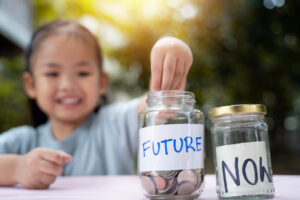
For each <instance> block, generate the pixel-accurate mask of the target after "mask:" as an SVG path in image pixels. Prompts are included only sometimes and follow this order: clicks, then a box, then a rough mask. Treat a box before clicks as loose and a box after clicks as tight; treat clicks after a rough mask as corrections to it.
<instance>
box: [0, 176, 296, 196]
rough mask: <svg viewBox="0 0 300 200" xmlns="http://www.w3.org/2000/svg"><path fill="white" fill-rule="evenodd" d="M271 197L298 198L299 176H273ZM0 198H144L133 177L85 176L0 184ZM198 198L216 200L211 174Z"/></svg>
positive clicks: (137, 180)
mask: <svg viewBox="0 0 300 200" xmlns="http://www.w3.org/2000/svg"><path fill="white" fill-rule="evenodd" d="M273 178H274V183H275V198H274V200H279V199H280V200H296V199H297V200H299V199H300V188H299V185H300V176H296V175H290V176H287V175H275V176H274V177H273ZM0 199H1V200H6V199H7V200H21V199H22V200H24V199H25V200H26V199H30V200H35V199H39V200H45V199H47V200H49V199H55V200H58V199H67V200H70V199H72V200H76V199H80V200H82V199H84V200H96V199H97V200H99V199H109V200H110V199H112V200H114V199H123V200H127V199H128V200H135V199H139V200H144V199H146V198H145V197H144V195H143V190H142V189H141V186H140V185H139V179H138V177H137V176H85V177H58V178H57V180H56V181H55V183H53V184H52V185H51V187H50V188H49V189H47V190H27V189H24V188H22V187H21V186H20V185H17V186H15V187H0ZM199 199H200V200H201V199H207V200H217V199H218V198H217V194H216V181H215V176H214V175H206V176H205V187H204V191H203V193H202V194H201V196H200V198H199Z"/></svg>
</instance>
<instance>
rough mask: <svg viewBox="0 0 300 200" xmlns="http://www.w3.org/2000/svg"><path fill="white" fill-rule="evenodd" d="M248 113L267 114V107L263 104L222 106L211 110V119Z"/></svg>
mask: <svg viewBox="0 0 300 200" xmlns="http://www.w3.org/2000/svg"><path fill="white" fill-rule="evenodd" d="M248 113H262V114H264V115H266V114H267V108H266V106H264V105H262V104H238V105H231V106H221V107H216V108H212V109H210V110H209V118H210V119H211V118H213V117H218V116H222V115H232V114H248Z"/></svg>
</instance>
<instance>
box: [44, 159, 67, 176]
mask: <svg viewBox="0 0 300 200" xmlns="http://www.w3.org/2000/svg"><path fill="white" fill-rule="evenodd" d="M39 164H40V171H41V172H43V173H46V174H49V175H53V176H58V175H60V174H62V173H63V168H62V166H61V165H58V164H56V163H54V162H49V161H47V160H42V159H41V160H40V163H39Z"/></svg>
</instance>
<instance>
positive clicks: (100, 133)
mask: <svg viewBox="0 0 300 200" xmlns="http://www.w3.org/2000/svg"><path fill="white" fill-rule="evenodd" d="M191 64H192V53H191V51H190V49H189V47H188V46H187V45H186V44H185V43H184V42H182V41H181V40H178V39H176V38H172V37H165V38H162V39H160V40H159V41H157V42H156V44H155V45H154V47H153V48H152V52H151V83H150V88H149V90H150V91H156V90H171V89H172V90H175V89H176V90H184V89H185V84H186V76H187V73H188V71H189V68H190V66H191ZM23 83H24V88H25V91H26V93H27V95H28V96H29V98H31V99H33V100H35V101H36V103H37V105H38V107H39V108H40V109H41V110H42V111H43V112H44V113H45V114H46V116H47V117H48V121H47V122H46V123H45V124H42V125H40V126H38V127H37V128H34V127H30V126H21V127H17V128H13V129H10V130H9V131H7V132H5V133H3V134H1V135H0V185H5V186H10V185H14V184H21V185H23V186H24V187H26V188H48V187H49V186H50V184H52V183H53V182H54V181H55V179H56V177H57V176H58V175H67V176H71V175H103V174H132V173H134V165H135V158H136V153H137V141H138V134H137V133H138V130H137V129H138V128H137V114H138V113H139V111H140V110H142V109H143V108H145V107H146V103H145V97H141V98H138V99H134V100H131V101H129V102H125V103H115V104H111V105H105V106H101V108H100V109H99V110H98V111H97V112H95V108H97V107H98V106H99V99H100V98H101V96H103V95H105V93H106V89H107V83H108V75H107V74H106V73H105V72H103V70H102V56H101V50H100V47H99V45H98V42H97V40H96V39H95V37H94V36H93V35H92V34H91V33H90V32H89V31H88V30H87V29H86V28H84V27H83V26H81V25H80V24H79V23H77V22H75V21H67V20H56V21H53V22H51V23H49V24H46V25H44V26H42V27H41V28H39V29H38V30H37V31H36V32H35V33H34V35H33V36H32V40H31V44H30V46H29V48H28V52H27V69H26V72H25V73H24V75H23Z"/></svg>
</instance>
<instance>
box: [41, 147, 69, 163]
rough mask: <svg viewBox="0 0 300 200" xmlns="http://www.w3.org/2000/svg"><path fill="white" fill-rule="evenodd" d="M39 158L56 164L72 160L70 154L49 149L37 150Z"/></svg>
mask: <svg viewBox="0 0 300 200" xmlns="http://www.w3.org/2000/svg"><path fill="white" fill-rule="evenodd" d="M39 153H40V154H39V156H40V158H42V159H44V160H47V161H50V162H54V163H56V164H58V165H62V164H64V163H66V162H70V161H71V160H72V156H71V155H69V154H67V153H65V152H63V151H55V150H51V149H44V148H43V149H41V150H40V152H39Z"/></svg>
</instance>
